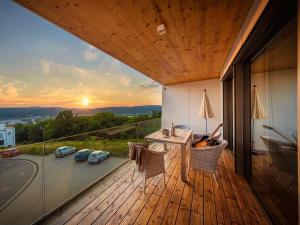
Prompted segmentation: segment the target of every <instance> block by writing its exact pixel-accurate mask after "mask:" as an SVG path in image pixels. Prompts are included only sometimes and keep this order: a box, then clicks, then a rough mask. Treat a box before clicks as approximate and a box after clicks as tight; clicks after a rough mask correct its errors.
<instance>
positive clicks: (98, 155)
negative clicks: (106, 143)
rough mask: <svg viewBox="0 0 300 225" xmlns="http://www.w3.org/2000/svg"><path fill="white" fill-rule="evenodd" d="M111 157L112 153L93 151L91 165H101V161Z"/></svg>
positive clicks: (89, 159) (90, 158) (90, 156)
mask: <svg viewBox="0 0 300 225" xmlns="http://www.w3.org/2000/svg"><path fill="white" fill-rule="evenodd" d="M109 156H110V152H105V151H93V152H92V153H91V154H90V155H89V158H88V161H89V163H92V164H94V163H99V162H100V161H103V160H105V159H107V158H108V157H109Z"/></svg>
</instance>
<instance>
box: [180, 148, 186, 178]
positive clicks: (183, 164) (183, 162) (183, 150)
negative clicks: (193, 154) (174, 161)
mask: <svg viewBox="0 0 300 225" xmlns="http://www.w3.org/2000/svg"><path fill="white" fill-rule="evenodd" d="M181 180H182V181H186V180H187V178H186V145H185V144H182V145H181Z"/></svg>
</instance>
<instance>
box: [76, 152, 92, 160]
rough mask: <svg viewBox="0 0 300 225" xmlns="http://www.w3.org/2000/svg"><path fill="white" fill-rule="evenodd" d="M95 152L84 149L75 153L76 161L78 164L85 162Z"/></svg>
mask: <svg viewBox="0 0 300 225" xmlns="http://www.w3.org/2000/svg"><path fill="white" fill-rule="evenodd" d="M92 152H93V150H91V149H82V150H80V151H78V152H76V153H75V155H74V160H75V161H77V162H82V161H85V160H87V159H88V158H89V155H90V154H91V153H92Z"/></svg>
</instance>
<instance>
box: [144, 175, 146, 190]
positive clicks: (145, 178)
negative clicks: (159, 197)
mask: <svg viewBox="0 0 300 225" xmlns="http://www.w3.org/2000/svg"><path fill="white" fill-rule="evenodd" d="M145 190H146V178H145V183H144V193H145Z"/></svg>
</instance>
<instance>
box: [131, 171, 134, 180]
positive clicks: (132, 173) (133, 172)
mask: <svg viewBox="0 0 300 225" xmlns="http://www.w3.org/2000/svg"><path fill="white" fill-rule="evenodd" d="M134 172H135V168H134V169H133V173H132V177H131V181H132V180H133V176H134Z"/></svg>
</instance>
